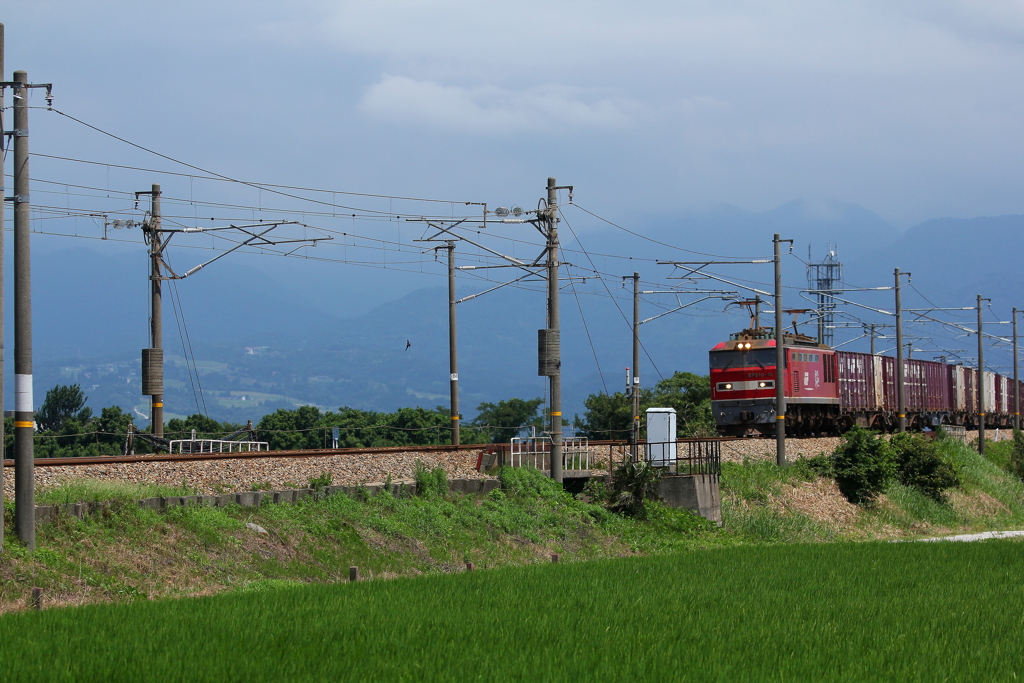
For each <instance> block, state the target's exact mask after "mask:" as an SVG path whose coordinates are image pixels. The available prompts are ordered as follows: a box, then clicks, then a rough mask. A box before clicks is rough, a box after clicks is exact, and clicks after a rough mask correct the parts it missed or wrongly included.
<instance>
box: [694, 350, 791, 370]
mask: <svg viewBox="0 0 1024 683" xmlns="http://www.w3.org/2000/svg"><path fill="white" fill-rule="evenodd" d="M708 355H709V357H710V361H711V369H712V370H728V369H730V368H750V367H759V368H761V369H762V370H763V369H764V368H766V367H768V366H769V365H775V349H751V350H749V351H747V350H743V351H739V350H736V351H712V352H711V353H710V354H708Z"/></svg>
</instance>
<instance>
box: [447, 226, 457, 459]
mask: <svg viewBox="0 0 1024 683" xmlns="http://www.w3.org/2000/svg"><path fill="white" fill-rule="evenodd" d="M444 248H445V249H447V250H448V369H449V371H450V372H451V404H452V406H451V409H452V445H453V446H458V445H459V443H460V441H459V354H458V350H457V349H458V347H457V345H456V344H457V339H456V336H455V331H456V328H455V241H454V240H448V243H447V245H446V246H445V247H444Z"/></svg>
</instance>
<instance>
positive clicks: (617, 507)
mask: <svg viewBox="0 0 1024 683" xmlns="http://www.w3.org/2000/svg"><path fill="white" fill-rule="evenodd" d="M660 480H661V470H660V469H658V468H657V467H653V466H652V465H650V464H649V463H647V462H646V461H644V460H641V461H639V462H629V461H628V460H627V461H626V462H624V463H622V464H621V465H619V466H618V467H616V468H615V477H614V480H613V481H612V494H611V496H610V500H609V502H608V507H609V509H611V510H613V511H614V512H620V513H622V514H625V515H629V516H631V517H644V515H645V512H646V511H645V505H646V503H647V501H648V500H657V499H658V482H659V481H660Z"/></svg>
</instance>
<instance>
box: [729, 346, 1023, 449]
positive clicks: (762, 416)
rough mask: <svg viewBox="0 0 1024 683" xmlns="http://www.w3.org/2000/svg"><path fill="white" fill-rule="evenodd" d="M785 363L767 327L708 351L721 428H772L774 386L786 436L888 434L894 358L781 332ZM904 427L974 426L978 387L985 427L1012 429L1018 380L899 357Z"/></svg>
mask: <svg viewBox="0 0 1024 683" xmlns="http://www.w3.org/2000/svg"><path fill="white" fill-rule="evenodd" d="M782 343H783V349H784V351H785V353H784V358H785V367H784V368H783V370H782V372H781V373H779V372H778V369H777V368H776V365H775V338H774V331H773V330H771V329H765V328H758V329H749V330H744V331H743V332H739V333H737V334H733V335H730V337H729V341H727V342H721V343H719V344H717V345H716V346H715V347H714V348H713V349H711V352H710V354H709V356H710V370H711V373H710V374H711V409H712V411H713V413H714V416H715V424H716V425H717V427H718V431H719V433H721V434H723V435H726V436H757V435H763V436H768V435H772V434H774V433H775V423H776V414H775V383H776V382H782V383H783V388H784V392H785V393H784V395H785V397H786V433H787V434H792V435H794V436H809V435H812V434H814V435H826V434H842V433H843V432H845V431H846V430H848V429H850V428H851V427H852V426H854V425H859V426H861V427H866V428H869V429H876V430H879V431H892V430H894V429H895V428H896V427H897V425H898V415H897V410H896V407H897V398H896V359H895V358H892V357H891V356H880V355H874V356H872V355H871V354H868V353H853V352H850V351H836V350H833V349H831V348H829V347H828V346H825V345H824V344H819V343H818V342H817V340H815V339H812V338H810V337H806V336H804V335H800V334H784V335H783V342H782ZM903 363H904V373H903V374H904V403H905V409H906V413H905V414H906V424H907V428H908V429H914V430H920V429H924V428H935V427H938V426H939V425H962V426H964V427H966V428H967V429H977V428H978V425H979V411H978V393H977V392H978V390H979V386H980V387H981V390H982V391H984V399H985V400H984V404H985V411H984V421H985V426H986V427H987V428H995V427H1011V426H1012V425H1013V421H1014V405H1015V402H1014V399H1015V397H1016V396H1017V392H1018V391H1021V390H1022V388H1024V382H1019V383H1017V382H1014V380H1013V378H1007V377H1003V376H1001V375H997V374H995V373H993V372H985V373H983V375H982V379H981V382H980V383H979V381H978V371H977V370H975V369H973V368H965V367H963V366H961V365H949V364H946V363H937V362H933V361H926V360H913V359H904V361H903Z"/></svg>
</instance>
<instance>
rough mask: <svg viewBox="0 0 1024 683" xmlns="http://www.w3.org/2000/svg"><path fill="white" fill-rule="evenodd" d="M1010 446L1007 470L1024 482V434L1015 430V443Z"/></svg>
mask: <svg viewBox="0 0 1024 683" xmlns="http://www.w3.org/2000/svg"><path fill="white" fill-rule="evenodd" d="M1012 444H1013V445H1012V446H1010V454H1009V455H1010V458H1009V462H1008V463H1007V464H1006V470H1007V471H1008V472H1010V473H1011V474H1014V475H1016V476H1017V478H1018V479H1022V480H1024V432H1021V431H1020V430H1019V429H1014V430H1013V442H1012Z"/></svg>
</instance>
